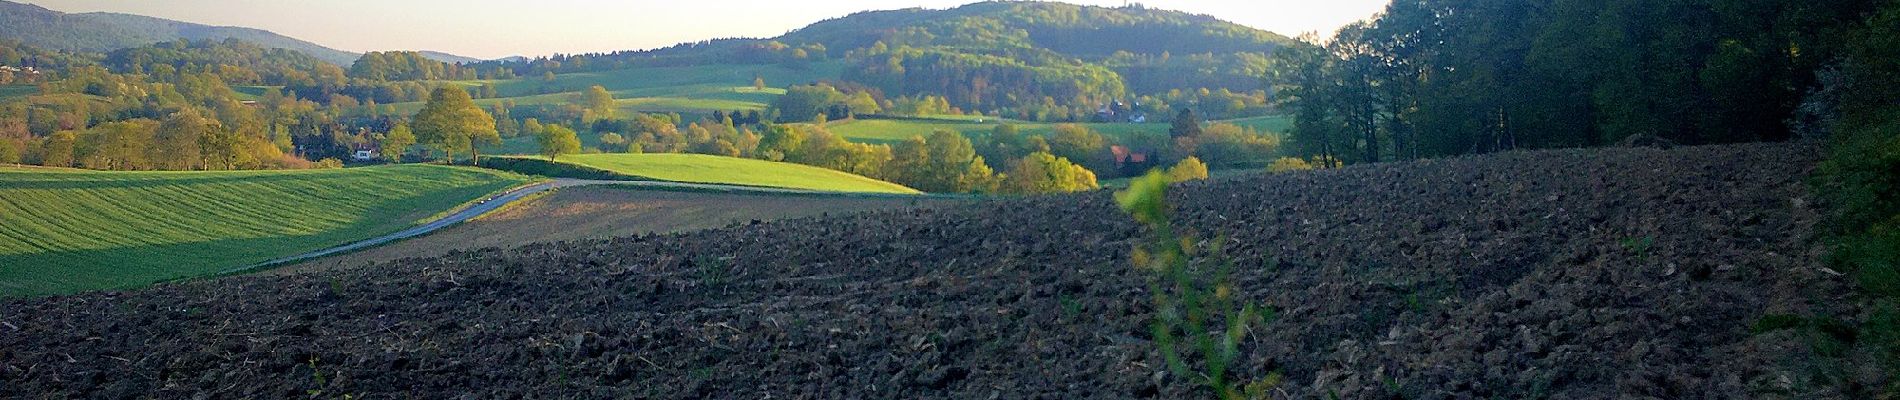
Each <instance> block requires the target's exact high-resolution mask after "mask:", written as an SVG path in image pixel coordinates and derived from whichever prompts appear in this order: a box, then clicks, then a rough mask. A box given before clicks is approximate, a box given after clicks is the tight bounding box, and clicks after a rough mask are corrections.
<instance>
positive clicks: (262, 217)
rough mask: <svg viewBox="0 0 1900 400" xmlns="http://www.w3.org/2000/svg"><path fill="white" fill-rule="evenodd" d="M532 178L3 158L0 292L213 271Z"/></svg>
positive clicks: (446, 170)
mask: <svg viewBox="0 0 1900 400" xmlns="http://www.w3.org/2000/svg"><path fill="white" fill-rule="evenodd" d="M532 179H533V178H530V177H527V176H523V175H518V174H512V173H506V172H499V171H492V170H485V169H477V168H464V167H446V166H436V165H399V166H382V167H364V168H346V169H327V170H301V171H231V172H104V171H82V170H67V169H41V168H16V167H0V297H15V296H34V295H47V294H60V293H71V292H77V291H85V290H94V289H114V288H126V287H134V286H140V285H146V284H151V283H154V282H160V281H166V280H172V279H179V278H188V277H196V276H205V275H211V274H216V273H218V272H219V271H224V270H227V269H230V268H235V267H241V266H246V265H251V264H255V263H258V262H262V261H265V260H270V259H273V258H277V257H283V256H288V255H294V254H299V253H303V252H307V251H312V250H317V249H322V248H327V247H330V246H335V245H340V244H344V243H348V242H352V241H356V240H361V239H366V238H371V237H376V236H381V235H384V234H389V233H392V232H395V231H398V230H402V229H404V228H407V227H409V226H411V225H414V224H416V223H418V222H422V221H424V220H427V219H429V218H431V217H433V216H436V215H439V214H442V213H444V212H446V211H448V210H450V209H452V208H456V207H457V206H458V205H461V204H463V203H467V202H469V201H472V200H476V199H479V198H481V197H483V196H485V195H488V194H490V193H494V192H498V191H502V190H505V189H508V188H510V187H514V186H518V185H521V184H524V183H527V182H529V181H531V180H532Z"/></svg>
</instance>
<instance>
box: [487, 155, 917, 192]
mask: <svg viewBox="0 0 1900 400" xmlns="http://www.w3.org/2000/svg"><path fill="white" fill-rule="evenodd" d="M502 160H505V161H502ZM502 160H496V161H485V162H487V163H488V164H491V165H496V166H501V165H500V163H510V164H509V165H508V166H503V168H509V169H512V170H516V171H521V172H527V173H541V174H545V175H556V176H558V175H563V173H561V172H560V171H562V170H564V169H562V168H550V166H537V165H533V164H532V163H543V164H545V163H547V161H545V159H542V158H538V157H537V158H529V157H512V158H506V159H502ZM556 160H557V162H556V164H561V165H571V166H577V167H581V168H580V169H579V170H580V171H587V172H594V171H598V172H604V173H607V174H611V175H615V176H618V177H624V178H631V179H641V180H658V181H668V182H686V183H706V184H720V185H736V186H757V187H769V188H782V189H799V190H811V191H821V192H849V193H889V194H917V193H920V192H918V191H917V190H916V189H911V188H908V187H904V186H903V185H899V184H895V183H890V182H885V181H881V180H877V179H871V178H868V177H864V176H861V175H857V174H852V173H849V172H842V171H835V170H830V169H824V168H819V167H813V166H808V165H801V164H792V163H783V162H774V161H765V160H754V159H749V158H736V157H722V156H713V155H704V154H627V153H617V154H606V153H603V154H579V155H570V156H561V157H559V158H557V159H556ZM566 170H569V171H572V169H566ZM587 177H594V175H589V176H587Z"/></svg>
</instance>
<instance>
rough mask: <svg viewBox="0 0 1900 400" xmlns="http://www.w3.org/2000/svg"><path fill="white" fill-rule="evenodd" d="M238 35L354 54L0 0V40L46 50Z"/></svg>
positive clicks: (338, 55)
mask: <svg viewBox="0 0 1900 400" xmlns="http://www.w3.org/2000/svg"><path fill="white" fill-rule="evenodd" d="M181 38H182V39H189V40H200V39H210V40H223V39H226V38H236V39H239V40H243V41H247V42H252V43H257V44H259V45H262V46H265V47H272V48H282V49H290V50H296V51H301V52H304V53H308V54H310V55H312V56H316V57H317V58H320V59H323V60H324V61H327V62H330V63H334V64H337V65H343V66H347V65H350V62H352V61H355V60H356V57H357V54H356V53H351V52H347V51H342V50H337V49H332V48H328V47H323V46H321V45H318V44H315V43H310V42H307V41H303V40H299V39H296V38H292V37H288V36H284V35H279V34H276V33H272V32H270V31H266V30H262V29H253V28H244V27H231V26H210V25H203V24H194V23H189V22H180V21H173V20H169V19H163V18H154V17H147V16H141V15H131V14H119V13H100V12H93V13H72V14H68V13H63V12H58V11H53V10H48V9H46V8H44V7H40V6H37V5H32V4H22V3H15V2H9V1H0V39H10V40H18V41H20V42H22V43H26V44H28V45H31V46H34V47H40V48H46V49H54V50H67V51H83V52H97V53H104V52H109V51H112V50H118V49H122V48H129V47H138V46H144V45H149V44H152V43H156V42H163V41H170V40H175V39H181Z"/></svg>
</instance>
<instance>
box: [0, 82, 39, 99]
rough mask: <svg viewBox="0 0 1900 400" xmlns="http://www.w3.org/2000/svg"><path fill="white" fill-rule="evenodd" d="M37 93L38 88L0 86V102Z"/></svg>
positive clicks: (30, 86)
mask: <svg viewBox="0 0 1900 400" xmlns="http://www.w3.org/2000/svg"><path fill="white" fill-rule="evenodd" d="M39 93H40V88H39V86H34V85H21V84H13V85H0V101H5V100H11V99H15V98H21V97H26V96H32V95H35V94H39Z"/></svg>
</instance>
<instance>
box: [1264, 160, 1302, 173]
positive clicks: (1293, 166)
mask: <svg viewBox="0 0 1900 400" xmlns="http://www.w3.org/2000/svg"><path fill="white" fill-rule="evenodd" d="M1312 169H1313V164H1312V163H1308V162H1306V160H1303V159H1300V158H1299V157H1280V159H1278V160H1273V163H1272V164H1267V172H1272V173H1276V174H1278V173H1282V172H1293V171H1307V170H1312Z"/></svg>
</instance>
